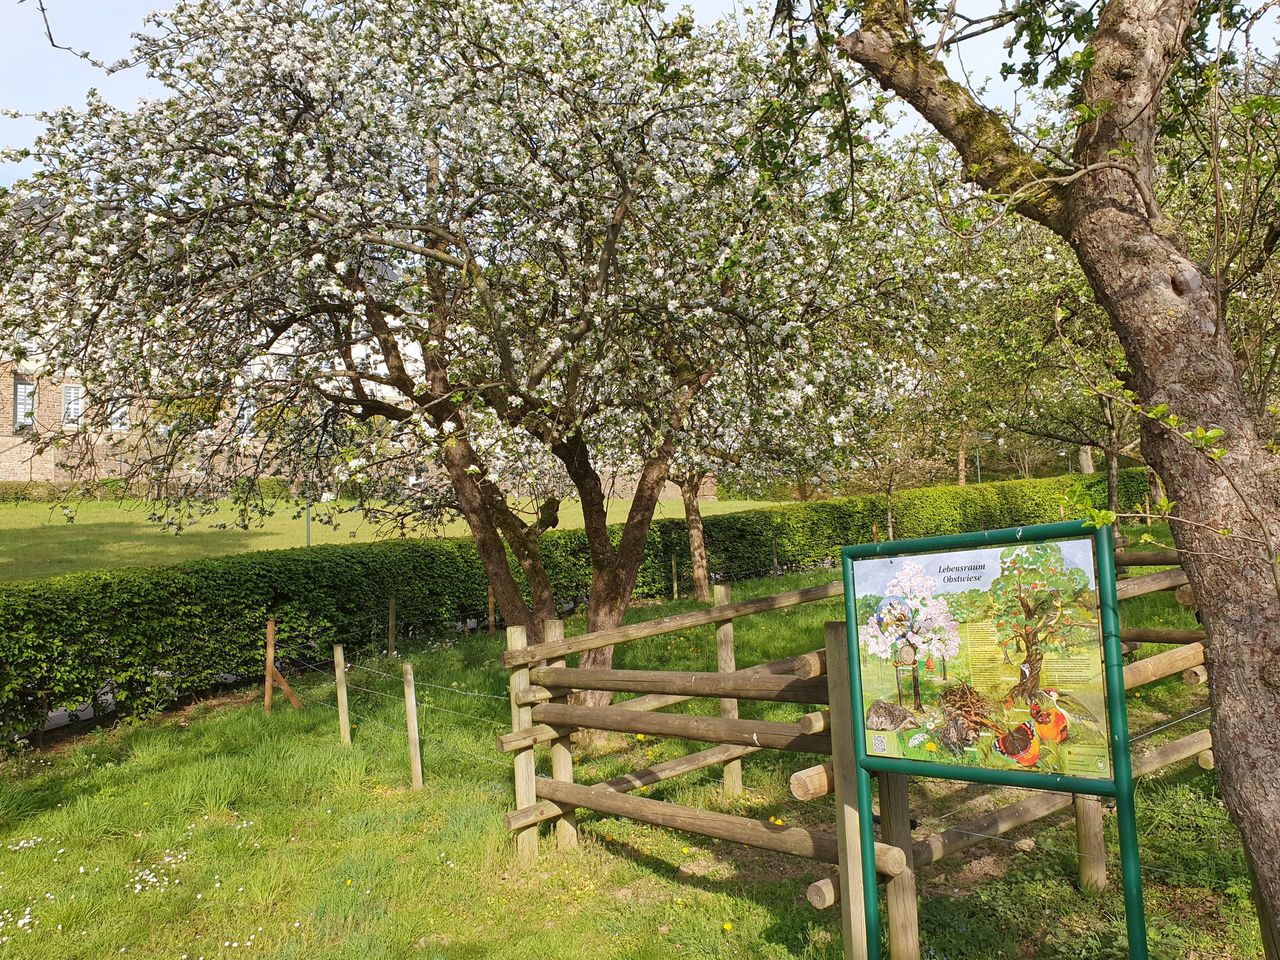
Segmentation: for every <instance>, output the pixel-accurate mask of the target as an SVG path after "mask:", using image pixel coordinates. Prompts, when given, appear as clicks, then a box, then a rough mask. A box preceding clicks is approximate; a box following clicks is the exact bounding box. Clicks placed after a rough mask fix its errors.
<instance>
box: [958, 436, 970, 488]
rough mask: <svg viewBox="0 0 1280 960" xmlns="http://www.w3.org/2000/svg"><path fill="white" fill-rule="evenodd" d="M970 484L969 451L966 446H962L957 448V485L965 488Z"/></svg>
mask: <svg viewBox="0 0 1280 960" xmlns="http://www.w3.org/2000/svg"><path fill="white" fill-rule="evenodd" d="M968 482H969V451H967V450H965V448H964V444H963V443H962V444H960V446H959V447H957V448H956V483H958V484H959V485H960V486H962V487H963V486H964V485H965V484H966V483H968Z"/></svg>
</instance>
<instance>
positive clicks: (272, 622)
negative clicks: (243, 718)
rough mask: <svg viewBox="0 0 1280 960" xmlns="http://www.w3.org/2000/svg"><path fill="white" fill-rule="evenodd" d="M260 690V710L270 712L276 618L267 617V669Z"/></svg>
mask: <svg viewBox="0 0 1280 960" xmlns="http://www.w3.org/2000/svg"><path fill="white" fill-rule="evenodd" d="M265 676H266V680H265V683H264V686H263V690H262V709H263V710H264V711H265V712H266V713H270V712H271V697H272V695H273V694H274V693H275V687H276V618H275V617H267V669H266V674H265Z"/></svg>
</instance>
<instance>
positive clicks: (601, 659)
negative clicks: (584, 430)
mask: <svg viewBox="0 0 1280 960" xmlns="http://www.w3.org/2000/svg"><path fill="white" fill-rule="evenodd" d="M672 450H673V447H672V445H671V443H670V442H668V443H667V444H664V445H663V446H662V447H661V448H660V449H659V450H658V451H657V453H656V454H655V455H653V456H652V457H650V459H649V460H648V461H647V462H646V463H645V464H644V467H643V468H642V469H641V471H640V479H639V481H638V482H637V483H636V489H635V492H634V494H633V495H632V498H631V509H630V511H629V512H628V514H627V519H626V521H625V522H624V523H623V527H622V537H621V539H620V540H619V542H618V544H617V546H616V547H615V546H614V544H613V540H612V538H611V537H610V535H609V520H608V501H607V500H606V499H605V496H604V486H603V485H602V484H601V482H600V475H599V474H598V473H597V472H596V470H595V468H594V467H593V466H592V464H591V460H590V453H589V450H588V447H587V444H586V441H585V439H584V438H582V437H581V436H575V437H571V438H569V439H568V440H566V441H564V442H562V443H557V444H556V445H554V446H553V447H552V451H553V452H554V453H555V454H556V456H557V457H558V458H559V459H560V460H561V462H562V463H564V465H565V469H566V470H567V471H568V473H569V477H570V479H571V480H572V481H573V484H574V486H575V487H576V488H577V490H578V496H579V498H580V500H581V502H582V519H583V529H584V532H585V533H586V537H587V548H588V551H589V552H590V554H591V592H590V594H589V595H588V597H587V630H588V631H589V632H595V631H597V630H609V629H612V628H613V627H616V626H618V625H619V624H620V623H622V618H623V617H624V616H625V614H626V612H627V605H628V604H629V603H630V602H631V593H632V591H633V590H634V589H635V585H636V577H637V576H638V575H639V573H640V564H641V563H642V562H643V561H644V550H645V543H646V541H647V539H648V534H649V526H650V524H651V523H652V522H653V512H654V510H655V509H656V507H657V505H658V499H659V497H660V496H661V494H662V490H663V488H664V487H665V486H666V483H667V474H668V470H669V461H670V457H671V453H672ZM578 665H579V666H581V667H583V668H586V669H608V668H609V667H611V666H612V665H613V647H611V646H609V647H601V648H600V649H598V650H588V651H585V652H584V653H583V654H582V655H581V657H580V659H579V661H578ZM573 702H574V703H578V704H582V705H584V706H592V707H597V706H608V705H609V704H610V703H612V702H613V694H612V693H611V692H609V691H607V690H586V691H581V692H579V693H576V694H574V696H573ZM603 739H604V732H603V731H599V730H588V731H583V732H582V733H581V735H580V736H579V742H581V743H583V744H588V745H590V744H595V743H598V742H600V741H601V740H603Z"/></svg>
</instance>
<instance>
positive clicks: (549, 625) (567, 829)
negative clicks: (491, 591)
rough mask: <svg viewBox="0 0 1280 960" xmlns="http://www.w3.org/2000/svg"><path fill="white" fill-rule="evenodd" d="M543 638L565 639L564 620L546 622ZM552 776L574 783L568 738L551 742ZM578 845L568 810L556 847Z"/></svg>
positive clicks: (558, 829) (558, 823)
mask: <svg viewBox="0 0 1280 960" xmlns="http://www.w3.org/2000/svg"><path fill="white" fill-rule="evenodd" d="M542 638H543V640H546V641H556V640H563V639H564V621H563V620H544V621H543V623H542ZM547 666H549V667H563V666H564V659H563V658H561V659H559V660H552V661H550V662H549V663H548V664H547ZM555 702H556V703H567V702H568V697H560V698H559V699H557V700H556V701H555ZM551 776H552V779H555V780H559V781H560V782H561V783H573V747H572V741H571V740H570V738H569V737H568V736H563V737H560V738H559V739H558V740H552V741H551ZM577 845H578V815H577V813H576V812H575V811H573V810H568V811H566V812H565V813H563V814H561V815H560V816H559V817H557V818H556V846H557V847H559V848H560V849H561V850H572V849H573V848H574V847H576V846H577Z"/></svg>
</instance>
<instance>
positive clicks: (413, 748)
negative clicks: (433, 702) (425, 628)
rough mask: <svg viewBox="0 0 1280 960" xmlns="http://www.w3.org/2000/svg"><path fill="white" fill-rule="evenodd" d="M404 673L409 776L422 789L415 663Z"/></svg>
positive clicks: (402, 668)
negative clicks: (414, 675)
mask: <svg viewBox="0 0 1280 960" xmlns="http://www.w3.org/2000/svg"><path fill="white" fill-rule="evenodd" d="M400 672H401V673H403V674H404V716H405V726H406V729H407V730H408V732H409V776H410V778H411V780H412V783H413V789H415V790H421V789H422V743H421V742H420V741H419V740H418V690H417V687H415V686H414V685H413V664H412V663H406V664H404V665H403V666H402V667H401V668H400Z"/></svg>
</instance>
